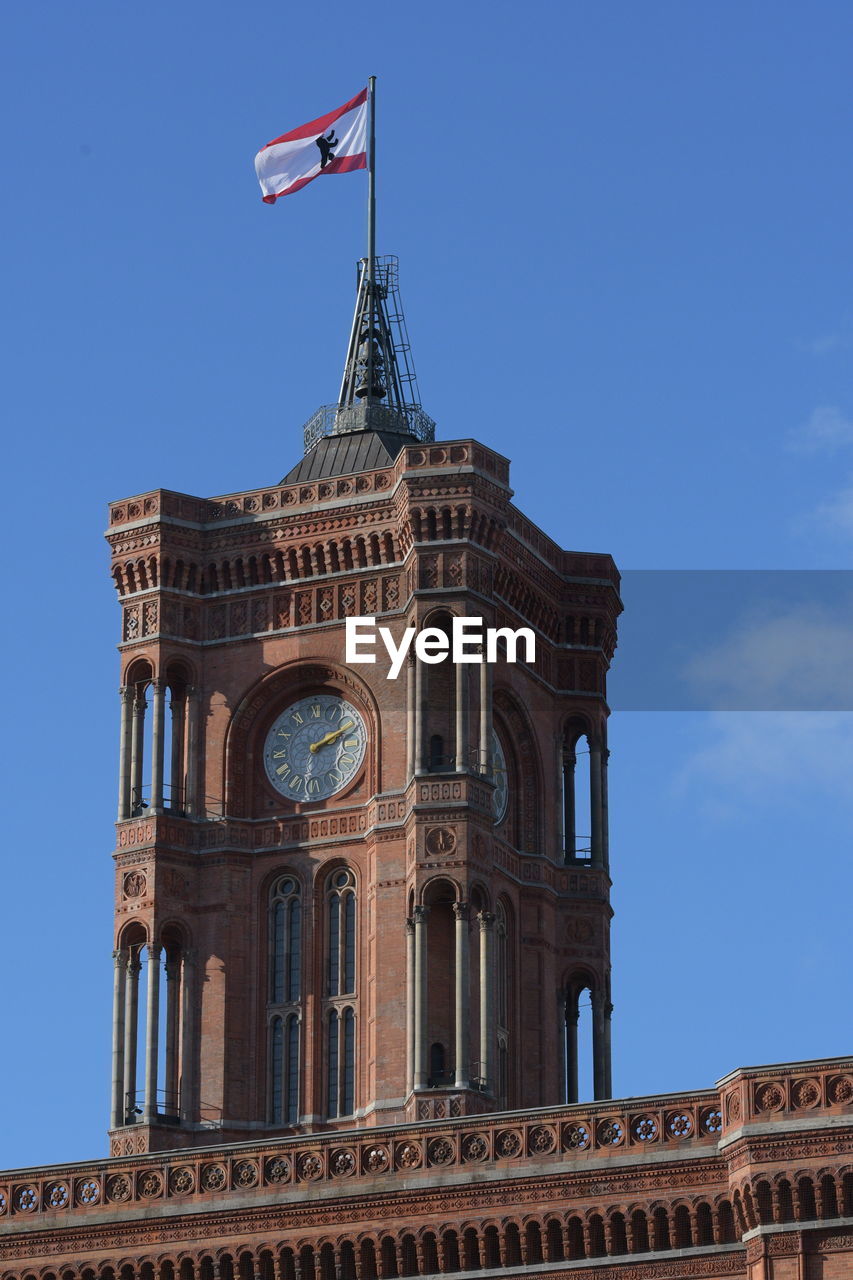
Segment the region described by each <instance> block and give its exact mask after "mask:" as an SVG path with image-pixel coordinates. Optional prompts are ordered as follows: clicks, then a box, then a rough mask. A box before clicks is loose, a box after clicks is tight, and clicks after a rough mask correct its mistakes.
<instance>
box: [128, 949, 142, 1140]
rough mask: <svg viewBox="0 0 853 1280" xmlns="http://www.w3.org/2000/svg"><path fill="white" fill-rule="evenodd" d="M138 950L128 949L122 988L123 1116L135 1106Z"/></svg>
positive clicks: (139, 967)
mask: <svg viewBox="0 0 853 1280" xmlns="http://www.w3.org/2000/svg"><path fill="white" fill-rule="evenodd" d="M141 968H142V965H141V964H140V962H139V948H138V947H137V948H135V949H134V948H133V947H128V949H127V964H126V966H125V971H124V973H125V978H124V981H125V986H124V1108H125V1111H124V1114H125V1115H128V1114H130V1112H132V1111H133V1108H134V1107H135V1106H136V1037H137V1029H138V1023H139V971H140V969H141Z"/></svg>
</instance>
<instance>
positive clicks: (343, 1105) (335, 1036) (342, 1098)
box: [326, 1006, 355, 1119]
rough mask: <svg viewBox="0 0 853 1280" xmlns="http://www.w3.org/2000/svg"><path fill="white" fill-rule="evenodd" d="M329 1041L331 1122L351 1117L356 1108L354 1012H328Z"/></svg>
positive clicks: (329, 1109) (329, 1107)
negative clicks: (338, 1118)
mask: <svg viewBox="0 0 853 1280" xmlns="http://www.w3.org/2000/svg"><path fill="white" fill-rule="evenodd" d="M328 1038H329V1047H328V1054H327V1064H328V1081H327V1085H328V1092H327V1101H326V1111H327V1114H328V1116H329V1118H330V1119H334V1118H335V1116H351V1115H352V1113H353V1110H354V1109H355V1013H354V1011H353V1010H352V1009H351V1008H350V1007H349V1006H346V1007H345V1008H343V1009H338V1008H334V1009H330V1010H329V1019H328Z"/></svg>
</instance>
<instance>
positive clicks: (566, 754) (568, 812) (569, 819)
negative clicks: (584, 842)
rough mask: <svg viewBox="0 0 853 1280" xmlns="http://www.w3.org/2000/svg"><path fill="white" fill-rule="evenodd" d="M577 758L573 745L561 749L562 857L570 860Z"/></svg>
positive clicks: (573, 853)
mask: <svg viewBox="0 0 853 1280" xmlns="http://www.w3.org/2000/svg"><path fill="white" fill-rule="evenodd" d="M577 762H578V758H577V756H576V755H575V750H574V747H566V748H565V749H564V751H563V859H564V861H565V862H571V861H572V859H573V858H574V857H575V850H576V843H575V767H576V766H577Z"/></svg>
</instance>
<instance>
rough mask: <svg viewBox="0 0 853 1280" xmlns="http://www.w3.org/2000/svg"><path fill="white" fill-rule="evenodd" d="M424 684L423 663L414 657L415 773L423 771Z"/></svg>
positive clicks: (424, 731)
mask: <svg viewBox="0 0 853 1280" xmlns="http://www.w3.org/2000/svg"><path fill="white" fill-rule="evenodd" d="M426 686H427V674H426V671H425V670H424V663H422V662H420V661H419V660H418V659H417V658H415V773H423V772H424V737H425V735H426V705H425V699H426Z"/></svg>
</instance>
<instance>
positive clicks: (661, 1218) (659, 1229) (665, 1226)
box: [652, 1207, 672, 1251]
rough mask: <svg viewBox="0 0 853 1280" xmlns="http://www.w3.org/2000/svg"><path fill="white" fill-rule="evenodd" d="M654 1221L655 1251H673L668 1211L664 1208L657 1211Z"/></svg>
mask: <svg viewBox="0 0 853 1280" xmlns="http://www.w3.org/2000/svg"><path fill="white" fill-rule="evenodd" d="M652 1221H653V1223H654V1233H655V1241H654V1247H655V1249H656V1250H657V1251H660V1250H661V1249H671V1248H672V1243H671V1241H670V1238H669V1218H668V1216H667V1212H666V1209H664V1208H663V1207H660V1208H658V1209H655V1212H654V1217H653V1219H652Z"/></svg>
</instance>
